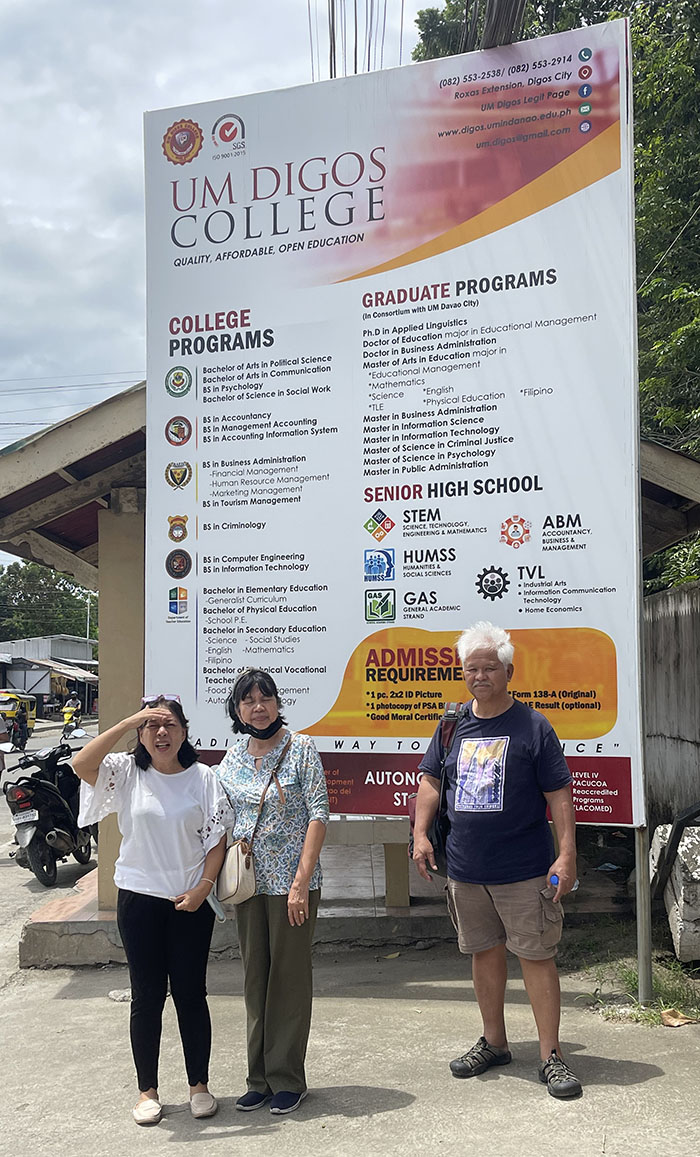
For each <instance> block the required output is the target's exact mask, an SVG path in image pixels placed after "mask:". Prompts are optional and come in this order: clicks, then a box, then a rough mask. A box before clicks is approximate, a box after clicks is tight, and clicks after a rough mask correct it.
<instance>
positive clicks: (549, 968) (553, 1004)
mask: <svg viewBox="0 0 700 1157" xmlns="http://www.w3.org/2000/svg"><path fill="white" fill-rule="evenodd" d="M518 959H519V960H520V967H521V969H522V973H523V980H524V981H525V988H526V990H527V995H528V998H529V1000H530V1004H531V1005H532V1011H533V1013H534V1017H535V1024H536V1025H537V1035H538V1037H539V1041H540V1060H543V1061H546V1060H547V1057H548V1056H549V1055H550V1053H551V1052H552V1050H553V1049H554V1051H555V1052H556V1053H557V1054H558V1056H561V1049H560V1046H559V1020H560V1016H561V990H560V988H559V975H558V973H557V966H556V964H555V963H554V959H553V958H552V959H549V960H524V959H523V958H522V957H519V958H518Z"/></svg>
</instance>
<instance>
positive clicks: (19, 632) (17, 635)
mask: <svg viewBox="0 0 700 1157" xmlns="http://www.w3.org/2000/svg"><path fill="white" fill-rule="evenodd" d="M88 596H89V598H90V634H91V636H93V637H94V636H95V634H96V632H95V630H94V627H95V626H96V624H97V595H95V594H94V593H93V592H92V591H87V590H85V588H84V587H81V586H79V585H78V584H77V583H76V582H75V580H74V579H72V578H70V577H69V576H68V575H65V574H59V573H58V572H57V571H54V570H50V569H49V568H48V567H45V566H38V565H37V564H36V563H33V562H28V563H21V562H12V563H10V565H9V566H6V567H2V566H0V639H3V640H6V641H11V640H12V639H28V638H34V637H35V636H41V635H79V636H81V637H85V630H86V626H87V601H88Z"/></svg>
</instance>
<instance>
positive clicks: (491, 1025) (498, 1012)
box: [472, 944, 508, 1049]
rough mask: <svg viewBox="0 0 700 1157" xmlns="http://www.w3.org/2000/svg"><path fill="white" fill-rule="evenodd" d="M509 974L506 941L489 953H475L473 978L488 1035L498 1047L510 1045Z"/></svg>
mask: <svg viewBox="0 0 700 1157" xmlns="http://www.w3.org/2000/svg"><path fill="white" fill-rule="evenodd" d="M507 977H508V971H507V965H506V948H505V944H497V945H496V946H495V948H487V949H486V951H485V952H474V953H473V955H472V979H473V981H474V993H475V995H476V999H477V1001H478V1003H479V1011H480V1013H481V1019H482V1021H483V1025H484V1036H485V1037H486V1040H487V1041H488V1042H489V1044H490V1045H493V1047H494V1048H496V1049H505V1048H507V1047H508V1040H507V1037H506V1023H505V1016H504V1005H505V999H506V980H507Z"/></svg>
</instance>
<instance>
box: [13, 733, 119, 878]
mask: <svg viewBox="0 0 700 1157" xmlns="http://www.w3.org/2000/svg"><path fill="white" fill-rule="evenodd" d="M86 735H87V732H86V731H81V730H80V729H79V728H76V729H75V730H74V731H73V736H72V737H73V738H74V739H82V738H83V737H84V736H86ZM0 750H2V751H9V750H11V745H10V744H2V745H0ZM72 754H73V749H71V748H70V747H69V746H68V744H67V743H63V742H61V743H59V744H58V746H57V747H44V748H42V750H41V751H36V752H32V753H31V754H30V755H24V756H23V757H22V758H21V759H20V761H19V763H18V764H16V766H15V767H13V768H11V769H10V771H11V772H12V771H18V770H22V771H26V772H28V771H29V769H30V768H32V767H35V768H36V769H37V770H36V771H33V772H32V773H31V775H22V776H20V777H19V779H16V780H14V781H10V782H7V783H5V784H4V786H3V792H4V793H5V798H6V800H7V805H8V807H9V809H10V813H11V815H12V820H13V823H14V825H15V843H16V844H17V850H16V851H15V852H14V853H12V852H11V853H10V855H11V856H12V855H14V859H15V862H16V863H17V864H19V866H20V867H21V868H28V869H29V870H30V871H32V872H33V873H34V875H35V876H36V878H37V880H38V881H39V883H40V884H43V885H44V886H45V887H47V888H50V887H52V886H53V885H54V884H55V883H56V877H57V874H58V869H57V862H58V860H61V861H65V860H66V858H67V857H68V856H69V855H72V856H74V857H75V859H76V860H77V861H78V863H79V864H87V863H88V862H89V860H90V856H91V855H92V848H91V837H92V835H93V834H96V833H93V829H94V828H96V826H97V825H92V826H91V827H89V828H79V827H78V808H79V803H80V780H79V779H78V777H77V775H76V774H75V772H74V771H73V768H72V767H71V765H70V763H69V762H68V761H69V760H70V757H71V755H72Z"/></svg>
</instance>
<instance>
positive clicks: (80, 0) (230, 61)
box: [0, 0, 426, 563]
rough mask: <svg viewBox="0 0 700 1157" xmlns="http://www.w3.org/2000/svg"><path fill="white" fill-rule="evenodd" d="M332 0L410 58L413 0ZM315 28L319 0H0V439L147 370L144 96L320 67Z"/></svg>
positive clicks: (205, 92)
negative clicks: (369, 21)
mask: <svg viewBox="0 0 700 1157" xmlns="http://www.w3.org/2000/svg"><path fill="white" fill-rule="evenodd" d="M343 2H344V3H345V5H346V8H347V12H348V19H349V25H351V24H352V23H353V22H354V16H352V13H353V12H354V7H353V5H354V3H355V2H356V3H357V8H358V11H359V20H360V41H361V43H363V34H362V33H363V26H364V19H365V12H366V11H369V10H370V7H371V10H372V11H374V13H375V21H376V25H375V26H377V27H378V35H377V36H376V38H375V40H374V43H375V45H376V50H375V52H374V53H373V55H372V59H371V64H372V65H373V66H375V65H376V67H380V65H381V63H382V59H381V52H380V48H381V42H382V32H383V44H384V51H383V64H384V67H395V66H396V65H398V64H399V54H400V52H402V59H403V63H408V62H410V56H411V51H412V49H413V47H414V45H415V43H416V39H417V33H416V29H415V14H416V11H417V10H418V9H419V8H420V7H424V6H426V4H425V0H423V2H422V3H420V2H416V0H403V2H402V0H366V2H365V3H363V2H362V0H337V5H338V7H340V5H341V3H343ZM402 11H403V38H402V39H401V18H402ZM385 14H386V20H385V19H384V16H385ZM309 21H311V30H312V38H313V43H314V47H315V49H316V51H315V52H314V55H313V64H312V50H311V46H310V39H311V38H310V30H309ZM326 30H327V4H326V3H324V0H256V2H255V3H252V2H244V0H187V2H185V0H0V75H1V76H2V82H1V83H0V101H1V103H2V124H3V134H2V137H3V150H2V162H3V163H2V172H3V180H2V187H1V188H0V270H1V271H2V272H1V277H0V447H3V446H7V445H9V444H11V443H13V442H15V441H17V440H18V439H21V438H23V437H26V436H27V435H28V434H31V433H33V432H35V431H37V430H40V429H42V428H43V427H44V426H48V425H51V424H53V423H54V422H58V421H60V420H61V419H63V418H65V417H68V416H69V415H71V414H73V413H77V412H78V411H80V410H82V409H85V408H86V407H88V406H90V405H93V404H94V403H95V402H98V401H101V400H103V399H104V398H106V397H108V396H109V395H110V394H113V393H116V392H118V391H119V390H121V389H124V388H126V387H127V386H129V385H132V384H133V383H134V382H138V381H140V380H142V379H143V377H144V376H145V364H146V355H145V291H144V278H145V270H144V225H143V144H142V133H143V128H142V126H143V113H144V111H146V110H149V109H157V108H167V107H170V106H172V105H181V104H189V103H191V102H196V101H205V100H216V99H220V98H225V97H227V96H232V97H235V96H239V95H244V94H246V93H250V92H262V91H265V90H268V89H276V88H286V87H288V86H291V85H297V84H307V83H309V82H311V81H312V79H314V78H315V79H319V78H320V79H326V78H327V77H328V63H327V60H328V50H327V43H328V41H327V31H326ZM350 56H351V53H350ZM350 70H351V64H350V60H348V71H350ZM339 73H341V74H342V64H341V67H340V68H339ZM8 561H10V560H9V558H8V556H0V563H3V562H5V563H6V562H8Z"/></svg>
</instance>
